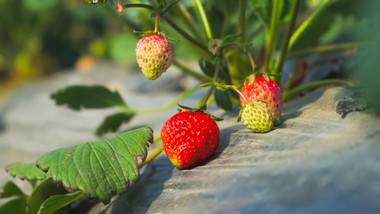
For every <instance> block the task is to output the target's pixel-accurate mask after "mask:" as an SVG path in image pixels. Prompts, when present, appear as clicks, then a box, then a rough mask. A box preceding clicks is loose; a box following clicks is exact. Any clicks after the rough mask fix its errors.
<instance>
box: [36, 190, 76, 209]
mask: <svg viewBox="0 0 380 214" xmlns="http://www.w3.org/2000/svg"><path fill="white" fill-rule="evenodd" d="M81 197H83V193H81V192H74V193H67V194H64V195H53V196H51V197H49V198H48V199H47V200H46V201H44V203H42V205H41V208H40V209H39V211H38V214H50V213H57V212H58V211H62V208H65V207H66V206H67V205H69V204H71V203H72V202H74V201H76V200H78V199H79V198H81Z"/></svg>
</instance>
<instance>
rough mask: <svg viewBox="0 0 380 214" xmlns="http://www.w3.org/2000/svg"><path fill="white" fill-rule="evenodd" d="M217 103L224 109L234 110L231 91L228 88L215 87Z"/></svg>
mask: <svg viewBox="0 0 380 214" xmlns="http://www.w3.org/2000/svg"><path fill="white" fill-rule="evenodd" d="M214 95H215V101H216V104H217V105H218V106H219V107H221V108H222V109H224V110H232V102H231V98H230V93H229V92H228V91H227V90H224V91H222V90H219V89H215V91H214Z"/></svg>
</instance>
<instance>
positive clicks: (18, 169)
mask: <svg viewBox="0 0 380 214" xmlns="http://www.w3.org/2000/svg"><path fill="white" fill-rule="evenodd" d="M5 171H7V172H9V174H11V175H12V176H13V177H16V176H17V177H18V178H20V179H21V180H24V179H27V180H29V181H32V180H43V179H45V178H46V174H45V173H44V172H42V171H41V170H40V169H38V168H37V167H36V166H35V165H34V164H33V163H20V162H17V163H11V164H9V165H8V166H7V167H6V168H5Z"/></svg>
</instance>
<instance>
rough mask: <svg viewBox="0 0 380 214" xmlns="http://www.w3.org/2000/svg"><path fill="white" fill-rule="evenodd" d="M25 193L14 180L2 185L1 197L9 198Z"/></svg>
mask: <svg viewBox="0 0 380 214" xmlns="http://www.w3.org/2000/svg"><path fill="white" fill-rule="evenodd" d="M23 195H24V193H23V192H22V191H21V189H20V188H19V187H18V186H17V185H16V184H15V183H13V182H12V181H8V182H6V183H5V184H4V185H2V186H1V187H0V198H9V197H13V196H23Z"/></svg>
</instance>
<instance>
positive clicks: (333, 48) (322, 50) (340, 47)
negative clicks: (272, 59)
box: [287, 42, 366, 59]
mask: <svg viewBox="0 0 380 214" xmlns="http://www.w3.org/2000/svg"><path fill="white" fill-rule="evenodd" d="M365 45H366V43H365V42H350V43H341V44H331V45H321V46H318V47H313V48H306V49H303V50H299V51H294V52H291V53H288V57H287V58H288V59H289V58H294V57H298V56H304V55H307V54H314V53H326V52H333V51H341V50H347V49H354V48H360V47H363V46H365Z"/></svg>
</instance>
